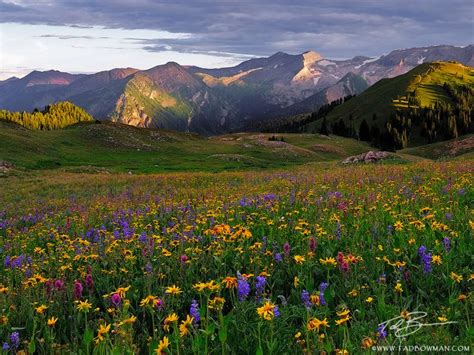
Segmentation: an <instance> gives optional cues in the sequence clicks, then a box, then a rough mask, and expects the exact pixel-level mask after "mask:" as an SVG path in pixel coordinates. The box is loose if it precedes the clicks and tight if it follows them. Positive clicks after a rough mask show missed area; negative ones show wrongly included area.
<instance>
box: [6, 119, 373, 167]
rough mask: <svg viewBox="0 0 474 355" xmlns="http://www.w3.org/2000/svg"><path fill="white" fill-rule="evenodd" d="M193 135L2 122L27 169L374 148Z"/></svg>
mask: <svg viewBox="0 0 474 355" xmlns="http://www.w3.org/2000/svg"><path fill="white" fill-rule="evenodd" d="M270 136H271V135H270V134H251V133H247V134H235V135H225V136H217V137H212V138H202V137H200V136H197V135H194V134H185V133H175V132H169V131H161V130H151V129H140V128H135V127H130V126H125V125H120V124H111V123H102V124H95V123H91V124H79V125H75V126H72V127H70V128H67V129H64V130H57V131H49V132H42V131H29V130H26V129H23V128H20V127H18V126H16V125H13V124H8V123H0V160H6V161H9V162H12V163H14V164H15V165H16V166H17V167H20V168H27V169H55V168H67V169H68V170H76V171H87V170H88V169H91V168H90V167H92V169H93V170H94V169H96V168H105V169H107V170H111V171H134V172H163V171H222V170H235V169H252V168H280V167H289V166H293V165H296V164H306V163H310V162H321V161H334V160H340V159H341V158H343V157H346V156H349V155H354V154H360V153H362V152H366V151H368V150H369V149H371V148H370V147H369V146H368V145H366V144H365V143H362V142H358V141H355V140H352V139H347V138H340V137H330V138H327V137H321V136H319V135H310V134H307V135H297V134H284V135H278V136H279V137H281V136H284V138H285V142H284V143H281V142H271V141H268V137H270Z"/></svg>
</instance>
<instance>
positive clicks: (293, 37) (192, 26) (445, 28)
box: [0, 0, 474, 58]
mask: <svg viewBox="0 0 474 355" xmlns="http://www.w3.org/2000/svg"><path fill="white" fill-rule="evenodd" d="M473 13H474V3H473V2H472V1H471V0H467V1H463V0H451V1H445V0H418V1H413V0H399V1H380V0H354V1H342V0H322V1H310V0H307V1H305V0H259V1H250V0H235V1H234V0H213V1H211V0H158V1H152V0H135V1H126V0H102V1H96V0H39V1H38V0H17V1H15V2H12V1H10V2H7V1H0V22H14V23H24V24H49V25H68V26H75V27H81V28H82V27H93V26H103V27H107V28H123V29H146V30H160V31H168V32H170V33H186V34H189V35H187V36H175V37H176V38H157V39H149V38H146V39H140V38H135V39H132V38H129V40H135V41H136V42H137V43H140V44H141V45H142V48H143V49H144V50H146V51H148V52H157V53H158V52H163V51H170V50H172V51H177V52H181V53H204V54H211V53H213V55H217V56H235V57H246V56H249V55H250V56H251V55H258V56H263V55H270V54H272V53H274V52H277V51H280V50H281V51H286V52H291V53H300V52H303V51H306V50H309V49H314V50H316V51H319V52H321V53H322V54H323V55H325V56H327V57H333V58H334V57H337V58H341V57H351V56H354V55H359V54H361V55H378V54H380V53H383V52H388V51H390V50H392V49H396V48H399V47H414V46H424V45H434V44H457V45H463V44H469V43H471V42H472V40H473V35H474V30H473V23H474V21H473ZM170 37H171V36H170ZM57 38H60V39H73V38H71V37H70V38H66V37H64V38H61V37H59V36H57Z"/></svg>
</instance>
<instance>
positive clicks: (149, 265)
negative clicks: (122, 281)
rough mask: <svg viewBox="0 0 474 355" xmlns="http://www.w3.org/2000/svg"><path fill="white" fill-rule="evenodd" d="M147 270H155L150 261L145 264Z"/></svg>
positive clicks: (149, 271)
mask: <svg viewBox="0 0 474 355" xmlns="http://www.w3.org/2000/svg"><path fill="white" fill-rule="evenodd" d="M145 271H146V272H147V273H149V274H150V273H151V272H152V271H153V266H152V265H151V263H150V262H148V263H147V264H146V265H145Z"/></svg>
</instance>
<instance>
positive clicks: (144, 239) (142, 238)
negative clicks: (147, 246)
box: [138, 232, 146, 243]
mask: <svg viewBox="0 0 474 355" xmlns="http://www.w3.org/2000/svg"><path fill="white" fill-rule="evenodd" d="M138 241H139V242H141V243H145V242H146V232H143V233H142V234H140V236H139V237H138Z"/></svg>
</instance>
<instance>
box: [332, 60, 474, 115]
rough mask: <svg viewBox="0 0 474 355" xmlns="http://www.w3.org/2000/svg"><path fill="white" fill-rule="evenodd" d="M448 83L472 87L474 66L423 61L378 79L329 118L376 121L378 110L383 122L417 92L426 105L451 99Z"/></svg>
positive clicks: (422, 104)
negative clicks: (405, 70)
mask: <svg viewBox="0 0 474 355" xmlns="http://www.w3.org/2000/svg"><path fill="white" fill-rule="evenodd" d="M444 83H449V84H452V85H453V86H455V87H458V86H461V85H469V86H471V87H472V86H473V85H474V69H473V68H471V67H468V66H465V65H463V64H459V63H454V62H453V63H451V62H435V63H425V64H421V65H419V66H417V67H416V68H414V69H412V70H411V71H409V72H408V73H406V74H403V75H400V76H397V77H395V78H392V79H382V80H380V81H378V82H377V83H375V84H374V85H373V86H371V87H370V88H369V89H367V90H366V91H365V92H363V93H362V94H360V95H358V96H357V97H356V98H354V99H353V100H351V101H349V102H347V103H346V104H344V105H341V106H339V107H336V108H335V109H334V110H333V111H332V112H331V113H330V114H328V116H327V119H328V121H334V120H337V119H339V118H348V117H349V115H351V114H352V116H353V119H354V123H360V121H362V119H364V118H365V119H366V120H372V117H373V114H374V113H375V114H376V115H377V116H378V117H379V118H382V120H380V122H379V123H382V122H383V118H388V117H389V116H390V114H391V113H392V112H393V111H394V110H395V109H396V108H407V107H408V101H407V97H408V96H409V93H412V92H414V91H415V92H416V94H415V96H416V98H417V99H418V100H419V101H420V105H421V106H422V107H429V106H433V105H434V104H435V103H436V102H437V101H447V102H451V101H450V100H451V99H450V97H449V94H448V93H447V92H446V90H445V89H444V88H443V84H444Z"/></svg>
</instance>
